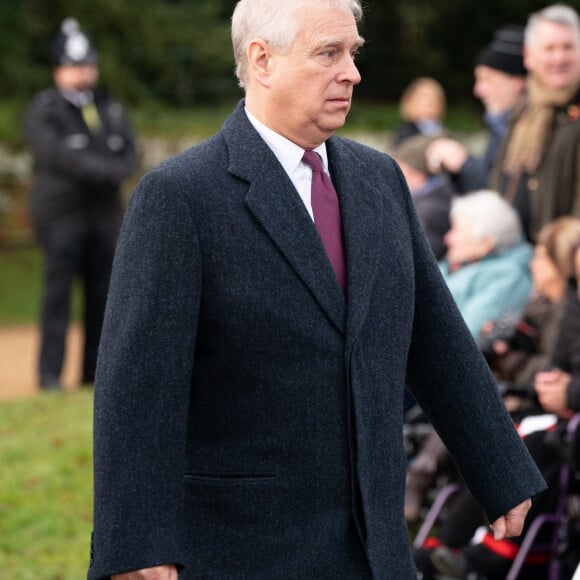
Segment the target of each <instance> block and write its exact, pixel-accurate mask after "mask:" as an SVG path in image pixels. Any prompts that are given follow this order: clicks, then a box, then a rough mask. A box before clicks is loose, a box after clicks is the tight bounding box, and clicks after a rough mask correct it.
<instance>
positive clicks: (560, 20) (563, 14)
mask: <svg viewBox="0 0 580 580" xmlns="http://www.w3.org/2000/svg"><path fill="white" fill-rule="evenodd" d="M541 22H552V23H554V24H561V25H562V26H568V27H570V28H572V29H573V30H574V31H575V32H576V38H577V40H578V42H579V43H580V18H579V17H578V13H577V12H576V11H575V10H574V9H573V8H571V7H570V6H566V5H565V4H552V5H551V6H547V7H546V8H544V9H542V10H538V11H537V12H534V13H533V14H531V15H530V17H529V18H528V23H527V24H526V29H525V31H524V45H525V46H528V47H531V46H533V44H534V43H535V41H536V32H537V29H538V25H539V24H540V23H541Z"/></svg>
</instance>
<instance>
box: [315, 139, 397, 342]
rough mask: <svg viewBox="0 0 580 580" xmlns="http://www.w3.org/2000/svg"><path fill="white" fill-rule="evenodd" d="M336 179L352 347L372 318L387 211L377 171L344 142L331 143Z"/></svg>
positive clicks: (330, 155)
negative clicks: (373, 292) (373, 297)
mask: <svg viewBox="0 0 580 580" xmlns="http://www.w3.org/2000/svg"><path fill="white" fill-rule="evenodd" d="M327 150H328V158H329V164H330V171H331V174H332V180H333V183H334V186H335V188H336V190H337V193H338V197H339V200H340V208H341V216H342V227H343V232H344V243H345V251H346V266H347V273H348V279H347V284H348V300H347V337H348V341H349V342H350V343H351V344H352V342H353V341H354V340H355V338H356V335H357V334H358V332H359V330H360V328H361V326H362V324H363V323H364V321H365V318H366V317H367V315H368V312H369V307H370V299H371V294H372V291H373V287H374V284H375V278H376V275H377V268H378V263H379V259H380V258H381V257H382V258H383V259H387V258H388V257H387V256H381V254H382V253H384V249H385V247H386V246H385V245H384V243H381V242H382V240H383V236H384V231H385V224H384V218H383V216H384V215H385V208H384V207H383V204H384V202H383V199H382V198H383V197H384V194H381V192H380V191H379V187H378V186H377V183H376V182H374V181H372V179H371V178H370V177H369V176H372V175H375V174H376V168H373V167H368V166H366V164H365V160H364V159H362V158H358V157H356V153H354V152H353V150H352V149H350V148H347V147H346V146H345V144H344V142H343V141H341V140H340V139H338V138H335V137H332V138H330V139H329V140H328V141H327Z"/></svg>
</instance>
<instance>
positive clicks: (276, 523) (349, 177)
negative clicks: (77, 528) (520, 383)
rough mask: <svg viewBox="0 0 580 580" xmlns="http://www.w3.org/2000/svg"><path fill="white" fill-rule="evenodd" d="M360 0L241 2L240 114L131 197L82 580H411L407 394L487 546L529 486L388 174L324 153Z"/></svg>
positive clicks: (383, 160) (515, 513)
mask: <svg viewBox="0 0 580 580" xmlns="http://www.w3.org/2000/svg"><path fill="white" fill-rule="evenodd" d="M360 17H361V7H360V4H359V2H358V0H314V1H313V0H267V1H266V0H241V1H240V2H239V3H238V4H237V6H236V9H235V12H234V16H233V21H232V36H233V43H234V51H235V55H236V62H237V74H238V77H239V79H240V81H241V84H242V85H243V86H244V88H245V91H246V98H245V100H243V101H242V102H240V104H239V105H238V107H237V109H236V110H235V111H234V113H233V114H232V115H231V116H230V117H229V118H228V119H227V121H226V122H225V124H224V126H223V128H222V130H221V131H220V132H219V133H218V134H217V135H215V136H214V137H212V138H210V139H209V140H207V141H206V142H204V143H202V144H201V145H198V146H196V147H194V148H193V149H191V150H189V151H186V152H184V153H183V154H181V155H178V156H177V157H176V158H173V159H171V160H169V161H167V162H166V163H164V164H163V165H162V166H161V167H160V168H158V169H156V170H153V171H152V172H150V173H149V174H148V175H147V176H145V177H144V178H143V180H142V181H141V183H140V185H139V186H138V188H137V190H136V192H135V194H134V196H133V198H132V200H131V204H130V207H129V209H128V212H127V215H126V218H125V221H124V225H123V228H122V233H121V237H120V242H119V246H118V249H117V255H116V259H115V265H114V271H113V277H112V282H111V289H110V294H109V302H108V308H107V314H106V321H105V327H104V331H103V338H102V342H101V349H100V353H99V364H98V370H97V381H96V393H95V397H96V400H95V449H94V452H95V456H94V467H95V519H94V534H93V546H92V559H91V565H90V569H89V578H90V579H91V580H97V579H104V578H109V577H111V578H113V579H114V580H132V579H150V578H155V579H164V580H176V579H177V577H178V574H179V577H180V578H183V579H188V580H193V579H201V578H203V579H206V578H207V579H209V578H215V579H219V580H273V579H276V580H281V579H286V580H290V579H301V580H314V579H316V580H355V579H356V580H363V579H364V580H370V579H376V580H387V579H410V578H414V577H415V572H414V566H413V563H412V559H411V556H410V550H409V539H408V535H407V529H406V526H405V521H404V518H403V491H404V485H405V469H406V457H405V452H404V448H403V440H402V439H403V438H402V415H403V393H404V387H405V384H406V383H408V384H409V385H410V386H411V387H412V388H413V390H414V393H415V396H416V397H417V399H418V401H419V402H420V403H421V404H422V405H423V407H424V409H425V411H426V412H427V413H428V415H429V417H430V418H431V419H432V421H433V423H434V425H435V426H436V427H437V429H438V430H439V432H440V434H441V437H442V438H443V440H444V441H445V442H446V444H447V445H448V447H449V449H450V451H451V453H452V455H453V456H454V458H455V459H456V461H457V464H458V466H459V468H460V470H461V472H462V474H463V476H464V478H465V480H466V482H467V483H468V485H469V486H470V488H471V490H472V492H473V494H474V496H475V497H476V498H477V499H478V501H479V502H480V503H481V506H482V508H483V510H484V511H485V513H486V515H487V517H488V519H489V521H490V522H493V524H492V525H493V529H494V532H495V534H496V536H497V537H505V536H506V535H513V534H518V533H519V532H520V530H521V526H522V523H523V519H524V517H525V514H526V512H527V510H528V509H529V505H530V499H529V498H531V497H532V496H534V495H536V494H537V493H539V492H541V491H542V490H543V489H544V482H543V480H542V478H541V476H540V475H539V473H538V471H537V469H536V467H535V465H534V463H533V462H532V460H531V459H530V458H529V455H528V454H527V452H526V450H525V448H524V446H523V445H522V443H521V441H520V439H519V438H518V435H517V433H516V431H515V429H514V427H513V425H512V422H511V420H510V418H509V417H508V415H507V413H506V411H505V409H504V407H503V405H502V403H501V400H500V399H499V397H498V394H497V392H496V388H495V385H494V382H493V380H492V378H491V376H490V374H489V372H488V370H487V368H486V365H485V362H484V361H483V359H482V357H481V356H480V354H479V353H478V350H477V348H476V346H475V345H474V343H473V340H472V338H471V336H470V334H469V331H468V330H467V328H466V326H465V324H464V323H463V321H462V318H461V315H460V314H459V312H458V311H457V308H456V307H455V305H454V302H453V300H452V298H451V296H450V294H449V292H448V290H447V287H446V285H445V283H444V281H443V280H442V278H441V276H440V274H439V270H438V268H437V264H436V262H435V260H434V258H433V255H432V253H431V251H430V249H429V246H428V244H427V241H426V238H425V235H424V233H423V231H422V230H421V226H420V225H419V222H418V219H417V216H416V214H415V211H414V209H413V202H412V200H411V198H410V195H409V192H408V189H407V186H406V184H405V181H404V179H403V177H402V174H401V172H400V170H399V168H398V166H397V165H396V164H395V163H394V161H393V160H392V159H391V158H389V157H388V156H386V155H384V154H382V153H379V152H378V151H375V150H372V149H370V148H367V147H365V146H362V145H359V144H356V143H354V142H352V141H349V140H347V139H344V138H340V137H337V136H333V133H334V132H335V131H336V130H337V129H338V128H340V127H341V126H342V125H343V123H344V121H345V119H346V116H347V113H348V111H349V108H350V103H351V97H352V91H353V87H354V86H355V85H356V84H357V83H359V81H360V75H359V72H358V70H357V67H356V66H355V64H354V59H355V55H356V53H357V52H358V50H359V49H360V47H361V45H362V43H363V40H362V39H361V37H360V36H359V33H358V29H357V20H358V19H359V18H360Z"/></svg>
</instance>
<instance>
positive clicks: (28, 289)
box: [0, 248, 42, 325]
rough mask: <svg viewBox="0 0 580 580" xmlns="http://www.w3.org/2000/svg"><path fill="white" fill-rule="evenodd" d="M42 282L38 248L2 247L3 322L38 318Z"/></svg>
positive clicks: (0, 304) (0, 318) (0, 309)
mask: <svg viewBox="0 0 580 580" xmlns="http://www.w3.org/2000/svg"><path fill="white" fill-rule="evenodd" d="M41 284H42V265H41V256H40V252H39V251H38V249H36V248H20V249H1V250H0V325H12V324H30V323H32V322H34V321H36V319H37V318H38V312H39V308H40V294H41Z"/></svg>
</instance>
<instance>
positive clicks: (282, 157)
mask: <svg viewBox="0 0 580 580" xmlns="http://www.w3.org/2000/svg"><path fill="white" fill-rule="evenodd" d="M245 111H246V115H247V117H248V119H249V121H250V123H251V124H252V125H253V127H254V129H256V131H257V132H258V134H259V135H260V137H262V139H263V140H264V141H265V142H266V144H267V145H268V147H270V149H271V150H272V152H273V153H274V155H275V156H276V158H277V159H278V161H279V162H280V164H281V165H282V167H283V168H284V169H285V171H286V173H288V175H292V174H293V173H294V171H295V170H296V169H297V167H298V166H299V164H300V162H301V161H302V157H303V156H304V149H303V148H302V147H300V146H298V145H296V143H293V142H292V141H290V140H289V139H286V137H283V136H282V135H280V133H276V131H273V130H272V129H270V128H269V127H266V125H264V124H263V123H262V122H260V121H258V119H256V117H254V115H252V113H250V111H248V109H247V107H246V108H245ZM313 151H315V152H316V153H318V154H319V155H320V157H321V159H322V166H323V167H324V169H325V170H326V171H328V155H327V152H326V143H322V144H321V145H319V146H318V147H315V148H314V149H313Z"/></svg>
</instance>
